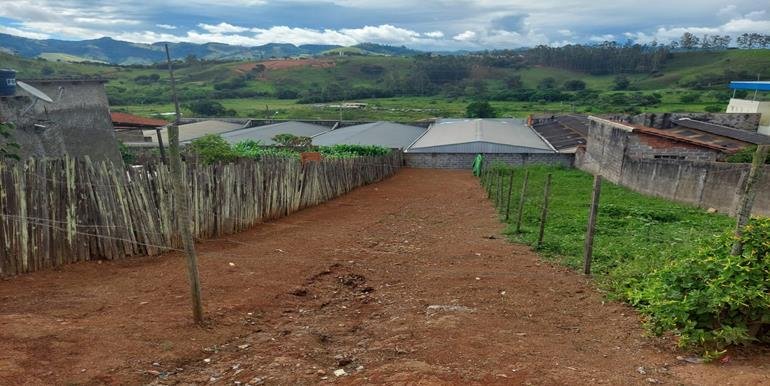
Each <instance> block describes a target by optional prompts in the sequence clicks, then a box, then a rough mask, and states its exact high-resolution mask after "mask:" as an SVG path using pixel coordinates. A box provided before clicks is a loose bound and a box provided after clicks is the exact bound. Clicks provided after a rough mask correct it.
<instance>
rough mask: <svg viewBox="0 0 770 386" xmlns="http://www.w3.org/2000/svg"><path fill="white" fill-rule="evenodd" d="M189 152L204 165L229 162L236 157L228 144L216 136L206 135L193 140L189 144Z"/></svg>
mask: <svg viewBox="0 0 770 386" xmlns="http://www.w3.org/2000/svg"><path fill="white" fill-rule="evenodd" d="M189 150H190V152H192V153H193V154H195V155H197V156H198V157H199V158H200V159H201V161H203V163H205V164H213V163H216V162H229V161H233V160H235V158H236V157H237V154H236V153H235V152H234V151H233V149H232V147H230V144H229V143H227V141H225V140H224V139H223V138H222V137H220V136H218V135H216V134H207V135H205V136H203V137H200V138H197V139H194V140H193V141H192V142H191V143H190V146H189Z"/></svg>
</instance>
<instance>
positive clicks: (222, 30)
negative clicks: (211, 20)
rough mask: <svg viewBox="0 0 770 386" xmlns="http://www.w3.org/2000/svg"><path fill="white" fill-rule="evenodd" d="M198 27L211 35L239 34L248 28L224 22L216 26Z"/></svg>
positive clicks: (202, 24)
mask: <svg viewBox="0 0 770 386" xmlns="http://www.w3.org/2000/svg"><path fill="white" fill-rule="evenodd" d="M198 27H200V28H203V29H204V30H206V31H208V32H210V33H212V34H227V33H241V32H246V31H248V30H249V28H246V27H239V26H237V25H232V24H229V23H225V22H222V23H219V24H216V25H212V24H204V23H201V24H198Z"/></svg>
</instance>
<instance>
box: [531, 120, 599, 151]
mask: <svg viewBox="0 0 770 386" xmlns="http://www.w3.org/2000/svg"><path fill="white" fill-rule="evenodd" d="M532 128H533V129H534V130H535V131H537V132H538V134H540V135H541V136H542V137H543V138H545V140H546V141H548V143H550V144H551V146H553V147H554V148H555V149H557V150H563V149H571V148H575V147H577V146H579V145H582V144H585V143H586V135H587V134H588V117H585V116H580V115H558V116H553V117H552V118H545V119H542V118H541V119H540V122H538V123H535V124H534V125H532Z"/></svg>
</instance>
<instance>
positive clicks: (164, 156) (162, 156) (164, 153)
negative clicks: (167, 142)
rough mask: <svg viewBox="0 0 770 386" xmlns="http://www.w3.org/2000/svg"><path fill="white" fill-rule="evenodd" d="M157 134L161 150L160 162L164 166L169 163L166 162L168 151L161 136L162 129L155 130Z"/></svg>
mask: <svg viewBox="0 0 770 386" xmlns="http://www.w3.org/2000/svg"><path fill="white" fill-rule="evenodd" d="M155 134H156V135H157V136H158V148H159V149H160V162H162V163H163V164H164V165H165V164H167V163H168V161H167V160H166V149H165V147H164V146H163V137H161V136H160V129H159V128H155Z"/></svg>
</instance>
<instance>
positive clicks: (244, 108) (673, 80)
mask: <svg viewBox="0 0 770 386" xmlns="http://www.w3.org/2000/svg"><path fill="white" fill-rule="evenodd" d="M350 49H351V48H346V49H345V50H350ZM354 50H360V48H355V49H354ZM0 67H3V68H5V67H9V68H15V69H17V70H18V71H19V77H20V78H25V77H26V78H31V77H40V76H72V75H88V76H103V77H105V78H108V79H109V80H110V81H109V82H108V83H107V86H106V87H107V92H108V95H109V97H110V101H111V104H112V105H113V106H114V108H116V109H124V110H126V111H134V112H141V113H152V112H168V108H167V104H168V102H169V101H170V100H171V96H170V93H169V89H170V87H169V84H168V73H167V71H166V70H165V69H164V66H163V65H155V66H128V67H126V66H114V65H103V64H95V63H67V62H64V61H61V62H60V61H47V60H43V59H42V58H39V59H35V60H31V59H23V58H20V57H17V56H12V55H8V54H0ZM175 67H176V68H177V71H176V75H177V78H178V82H179V83H178V89H179V94H180V100H181V101H182V103H183V104H186V103H189V102H192V101H196V100H213V101H219V102H220V103H221V104H222V105H223V106H224V107H225V108H226V109H231V110H234V111H235V113H237V114H238V115H241V116H250V115H257V116H262V115H264V114H265V110H266V108H265V105H268V108H267V110H272V109H273V107H275V109H276V110H277V111H278V115H277V116H279V117H286V118H303V117H308V118H318V117H325V118H338V117H339V114H340V112H339V111H337V110H334V109H325V108H324V107H322V106H317V104H326V103H333V102H335V101H340V100H346V101H351V100H359V101H369V102H370V107H369V108H367V109H362V110H360V111H345V112H343V114H348V115H349V116H350V119H359V118H361V119H363V118H366V119H376V118H378V117H382V118H388V119H395V118H398V115H399V114H401V115H402V116H404V117H408V118H410V119H421V118H429V117H434V116H442V115H443V116H452V115H462V114H463V112H464V107H465V105H467V103H468V102H469V101H472V100H477V99H486V100H490V101H492V103H493V105H495V106H496V107H497V108H498V111H499V112H500V113H501V114H504V115H524V114H527V113H530V112H555V111H576V112H593V113H599V112H611V111H704V109H711V110H713V111H719V110H723V109H724V106H725V105H726V102H727V100H728V99H729V95H730V94H729V90H728V89H727V82H728V81H729V80H734V79H756V77H757V74H759V76H760V78H761V79H770V50H728V51H720V52H676V53H673V54H671V56H670V58H669V59H668V60H667V61H666V62H665V63H664V64H663V65H662V66H661V67H660V68H659V69H657V70H656V71H654V72H650V73H629V74H610V75H590V74H586V73H582V72H578V71H571V70H564V69H560V68H554V67H546V66H540V65H528V64H526V63H525V64H514V65H507V64H506V65H499V64H497V63H492V64H489V63H487V61H485V60H484V59H478V58H473V57H469V56H467V57H466V56H458V57H442V58H432V57H424V56H423V57H420V56H416V57H403V56H373V55H368V56H344V57H340V56H336V55H330V56H321V57H316V58H306V59H289V60H270V61H231V62H209V61H197V60H194V61H188V62H177V63H176V64H175ZM458 69H459V70H458ZM618 76H620V77H624V78H625V79H627V80H628V82H627V85H626V87H624V88H623V89H619V90H616V88H618V85H617V78H618ZM575 81H580V82H583V83H584V85H585V90H580V89H579V87H578V88H573V87H575V86H574V84H575V83H580V82H575ZM578 86H580V85H578ZM271 106H272V107H271ZM326 110H329V111H326ZM188 114H192V115H195V114H196V113H194V112H192V111H189V112H188ZM271 114H275V112H273V113H271ZM395 120H399V119H395Z"/></svg>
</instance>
